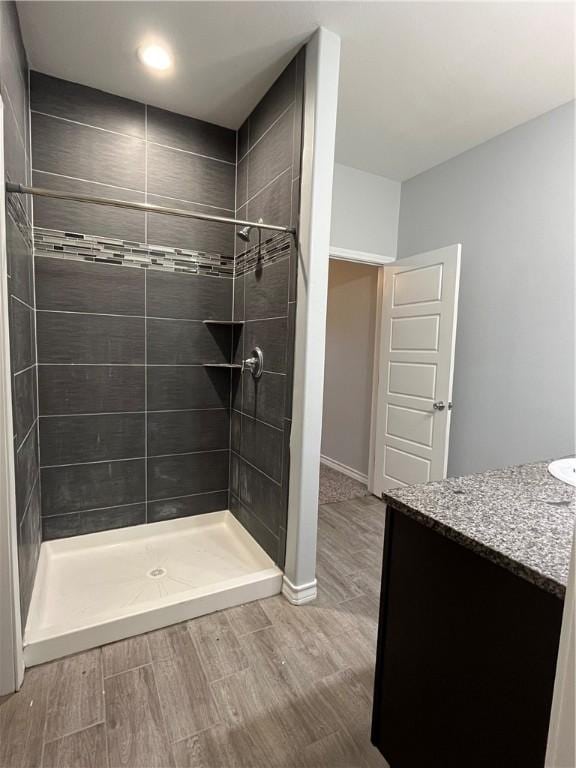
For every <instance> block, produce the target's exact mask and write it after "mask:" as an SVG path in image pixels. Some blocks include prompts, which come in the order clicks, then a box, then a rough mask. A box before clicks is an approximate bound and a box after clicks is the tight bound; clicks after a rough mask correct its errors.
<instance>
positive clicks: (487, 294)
mask: <svg viewBox="0 0 576 768" xmlns="http://www.w3.org/2000/svg"><path fill="white" fill-rule="evenodd" d="M573 145H574V104H573V103H571V104H567V105H564V106H562V107H559V108H558V109H555V110H553V111H552V112H549V113H547V114H545V115H542V116H541V117H538V118H536V119H535V120H531V121H530V122H528V123H525V124H524V125H521V126H518V127H517V128H514V129H513V130H511V131H508V132H507V133H504V134H502V135H500V136H497V137H496V138H494V139H492V140H490V141H488V142H486V143H485V144H482V145H480V146H478V147H475V148H474V149H472V150H470V151H468V152H465V153H464V154H462V155H459V156H458V157H455V158H453V159H452V160H449V161H447V162H446V163H443V164H442V165H439V166H437V167H435V168H432V169H431V170H429V171H426V172H425V173H422V174H420V175H418V176H415V177H414V178H412V179H410V180H408V181H406V182H405V183H403V184H402V192H401V203H400V223H399V234H398V256H399V258H403V257H406V256H409V255H411V254H414V253H419V252H422V251H428V250H431V249H433V248H439V247H440V246H444V245H449V244H451V243H456V242H461V243H462V246H463V248H462V277H461V285H460V306H459V314H458V333H457V340H456V367H455V377H454V412H453V420H452V433H451V441H450V454H449V463H448V474H449V475H461V474H465V473H469V472H476V471H482V470H484V469H486V468H491V467H500V466H504V465H507V464H516V463H521V462H528V461H533V460H538V459H545V458H548V457H557V456H562V455H565V454H569V453H574V402H573V401H574V253H573V243H574V190H573V188H574V146H573Z"/></svg>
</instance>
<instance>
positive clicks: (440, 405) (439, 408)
mask: <svg viewBox="0 0 576 768" xmlns="http://www.w3.org/2000/svg"><path fill="white" fill-rule="evenodd" d="M432 408H434V410H435V411H443V410H444V408H446V403H445V402H444V400H436V402H435V403H434V404H433V405H432Z"/></svg>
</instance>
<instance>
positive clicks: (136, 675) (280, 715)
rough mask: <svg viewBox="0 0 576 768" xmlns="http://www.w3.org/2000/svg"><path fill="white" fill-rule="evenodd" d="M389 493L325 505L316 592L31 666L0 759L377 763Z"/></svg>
mask: <svg viewBox="0 0 576 768" xmlns="http://www.w3.org/2000/svg"><path fill="white" fill-rule="evenodd" d="M383 532H384V505H383V504H382V503H381V502H379V501H378V500H377V499H375V498H374V497H372V496H368V497H364V498H359V499H353V500H350V501H344V502H339V503H336V504H329V505H326V506H323V507H320V515H319V537H318V583H319V590H318V591H319V596H318V600H316V601H315V602H314V603H310V604H309V605H306V606H299V607H295V606H292V605H290V604H289V603H288V602H287V601H286V600H285V599H284V598H283V597H281V596H277V597H273V598H269V599H267V600H261V601H259V602H255V603H249V604H247V605H244V606H240V607H239V608H231V609H229V610H226V611H222V612H220V613H214V614H211V615H209V616H203V617H201V618H199V619H194V620H193V621H189V622H187V623H183V624H176V625H174V626H172V627H168V628H167V629H163V630H159V631H157V632H151V633H149V634H148V635H140V636H138V637H134V638H130V639H128V640H123V641H121V642H119V643H115V644H113V645H107V646H104V647H102V648H96V649H95V650H92V651H87V652H86V653H81V654H78V655H76V656H71V657H68V658H66V659H61V660H59V661H55V662H51V663H49V664H44V665H43V666H40V667H34V668H32V669H30V670H29V671H28V672H27V673H26V676H25V679H24V685H23V687H22V689H21V691H19V693H17V694H14V695H13V696H10V697H7V698H5V699H4V700H3V701H0V766H1V768H116V767H117V766H130V767H132V768H158V767H161V768H164V767H167V766H174V767H175V768H176V767H178V768H184V767H185V766H187V767H188V768H261V767H264V766H265V767H266V768H324V767H325V768H367V767H368V766H373V767H374V768H385V766H386V763H385V761H384V760H383V758H382V757H381V756H380V754H379V753H378V752H377V750H376V749H374V747H372V746H371V744H370V737H369V733H370V717H371V706H372V681H373V674H374V657H375V644H376V626H377V612H378V595H379V590H380V566H381V555H382V539H383Z"/></svg>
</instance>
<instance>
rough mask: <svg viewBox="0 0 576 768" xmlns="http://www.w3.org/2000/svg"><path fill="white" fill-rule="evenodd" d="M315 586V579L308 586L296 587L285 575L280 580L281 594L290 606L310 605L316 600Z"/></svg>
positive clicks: (316, 591)
mask: <svg viewBox="0 0 576 768" xmlns="http://www.w3.org/2000/svg"><path fill="white" fill-rule="evenodd" d="M317 586H318V584H317V581H316V579H314V581H311V582H310V583H308V584H301V585H299V586H296V585H294V584H292V582H291V581H290V579H289V578H288V577H287V576H286V575H285V576H284V578H283V579H282V594H283V595H284V597H285V598H286V599H287V600H288V602H289V603H292V605H302V604H303V603H311V602H312V600H316V597H317V594H318V590H317Z"/></svg>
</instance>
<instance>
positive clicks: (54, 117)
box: [31, 104, 280, 165]
mask: <svg viewBox="0 0 576 768" xmlns="http://www.w3.org/2000/svg"><path fill="white" fill-rule="evenodd" d="M147 109H148V105H147V104H144V110H145V114H146V112H147ZM31 114H34V115H41V116H42V117H49V118H50V119H51V120H61V121H62V122H64V123H70V124H71V125H80V126H82V127H83V128H91V129H92V130H94V131H102V133H109V134H112V135H113V136H122V138H124V139H132V140H134V141H142V142H146V141H148V139H147V138H146V127H145V129H144V137H142V136H134V135H133V134H131V133H122V132H121V131H113V130H112V129H111V128H103V127H102V126H100V125H92V123H84V122H82V121H81V120H72V119H71V118H70V117H62V116H61V115H53V114H51V113H50V112H42V111H41V110H39V109H32V110H31ZM184 117H185V116H184ZM279 119H280V118H278V120H279ZM145 120H146V118H145ZM276 122H277V121H276ZM145 125H146V122H145ZM271 127H272V126H271ZM149 143H150V144H153V145H154V146H156V147H162V149H169V150H171V151H174V152H183V153H185V154H186V155H193V156H194V157H201V158H203V159H204V160H212V161H213V162H215V163H223V164H224V165H234V163H233V162H232V161H231V160H224V159H223V158H221V157H213V156H212V155H203V154H202V153H201V152H194V151H192V150H191V149H181V148H180V147H173V146H171V145H170V144H162V143H161V142H159V141H150V142H149ZM254 146H256V145H254Z"/></svg>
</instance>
